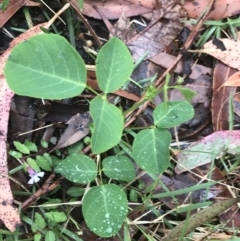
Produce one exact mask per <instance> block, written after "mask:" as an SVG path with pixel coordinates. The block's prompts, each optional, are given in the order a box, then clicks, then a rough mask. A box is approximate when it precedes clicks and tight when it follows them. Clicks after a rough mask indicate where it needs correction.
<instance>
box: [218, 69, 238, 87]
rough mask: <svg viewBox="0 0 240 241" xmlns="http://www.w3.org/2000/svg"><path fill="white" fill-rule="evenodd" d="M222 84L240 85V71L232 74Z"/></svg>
mask: <svg viewBox="0 0 240 241" xmlns="http://www.w3.org/2000/svg"><path fill="white" fill-rule="evenodd" d="M222 86H240V71H238V72H236V73H234V74H233V75H231V76H230V77H229V78H228V79H227V81H226V82H225V83H223V85H222Z"/></svg>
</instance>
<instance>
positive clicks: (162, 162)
mask: <svg viewBox="0 0 240 241" xmlns="http://www.w3.org/2000/svg"><path fill="white" fill-rule="evenodd" d="M170 142H171V135H170V133H169V132H168V131H167V130H164V129H163V130H159V129H157V128H155V129H149V130H142V131H140V132H139V133H138V134H137V135H136V137H135V139H134V142H133V157H134V159H135V161H136V162H137V164H138V165H139V166H140V167H141V168H142V169H143V170H145V171H147V172H150V173H155V174H159V173H163V172H164V171H165V170H166V169H167V168H168V166H169V164H170V157H169V145H170Z"/></svg>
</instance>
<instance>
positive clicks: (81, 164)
mask: <svg viewBox="0 0 240 241" xmlns="http://www.w3.org/2000/svg"><path fill="white" fill-rule="evenodd" d="M55 172H58V173H61V174H62V175H63V176H64V177H66V178H67V179H68V180H70V181H72V182H77V183H88V182H91V181H93V180H94V179H95V178H96V176H97V166H96V163H95V161H94V160H93V159H91V158H90V157H88V156H85V155H82V154H77V153H74V154H72V155H70V156H68V157H67V158H65V159H64V160H63V161H62V162H60V163H59V164H58V166H57V167H56V168H55Z"/></svg>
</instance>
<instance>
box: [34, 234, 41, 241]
mask: <svg viewBox="0 0 240 241" xmlns="http://www.w3.org/2000/svg"><path fill="white" fill-rule="evenodd" d="M41 238H42V235H41V234H40V233H36V234H34V238H33V240H34V241H40V240H41Z"/></svg>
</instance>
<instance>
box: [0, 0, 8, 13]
mask: <svg viewBox="0 0 240 241" xmlns="http://www.w3.org/2000/svg"><path fill="white" fill-rule="evenodd" d="M8 4H9V0H3V1H2V4H1V5H2V6H1V9H2V12H5V10H6V9H7V6H8Z"/></svg>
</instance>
